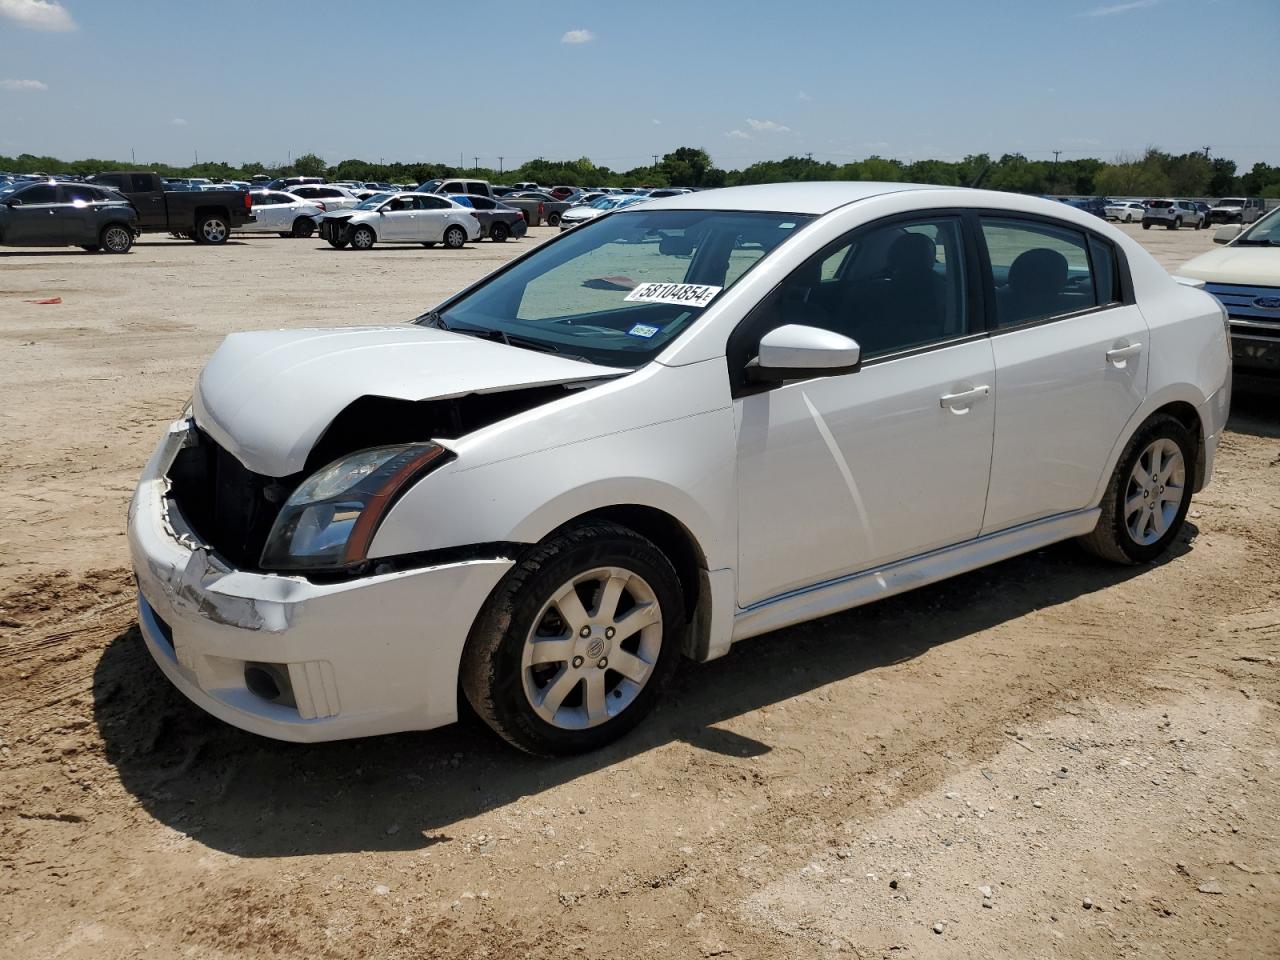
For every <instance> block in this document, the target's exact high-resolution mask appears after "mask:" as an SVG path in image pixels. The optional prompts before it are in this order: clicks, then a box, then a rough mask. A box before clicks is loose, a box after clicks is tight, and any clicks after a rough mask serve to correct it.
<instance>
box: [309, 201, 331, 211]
mask: <svg viewBox="0 0 1280 960" xmlns="http://www.w3.org/2000/svg"><path fill="white" fill-rule="evenodd" d="M311 202H312V203H314V204H315V205H316V206H317V207H319V208H320V210H321V211H322V212H323V213H328V212H329V208H328V207H326V206H325V205H324V204H323V203H321V202H320V201H319V200H313V201H311Z"/></svg>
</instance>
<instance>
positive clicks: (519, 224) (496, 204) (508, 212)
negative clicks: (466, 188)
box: [449, 193, 529, 243]
mask: <svg viewBox="0 0 1280 960" xmlns="http://www.w3.org/2000/svg"><path fill="white" fill-rule="evenodd" d="M449 199H450V200H452V201H453V202H454V203H457V204H460V205H462V206H464V207H470V208H471V209H473V210H474V211H475V216H476V219H477V220H479V221H480V236H481V237H482V238H483V237H488V238H489V239H490V240H492V241H494V242H495V243H502V242H503V241H505V240H506V239H507V238H508V237H515V238H516V239H517V240H518V239H520V238H521V237H523V236H524V235H525V234H526V233H528V232H529V224H528V222H527V221H526V220H525V218H524V211H523V210H517V209H516V208H515V207H509V206H507V205H506V204H505V203H503V202H502V201H500V200H492V199H490V198H489V197H477V196H469V195H468V194H465V193H454V194H449Z"/></svg>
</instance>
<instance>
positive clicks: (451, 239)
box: [444, 224, 467, 250]
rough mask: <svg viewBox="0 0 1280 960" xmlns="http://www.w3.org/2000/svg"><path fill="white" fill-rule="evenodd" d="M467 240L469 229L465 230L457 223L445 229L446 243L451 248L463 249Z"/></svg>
mask: <svg viewBox="0 0 1280 960" xmlns="http://www.w3.org/2000/svg"><path fill="white" fill-rule="evenodd" d="M466 242H467V231H465V230H463V229H462V228H461V227H460V226H458V225H457V224H454V225H453V226H451V227H447V228H446V229H445V231H444V245H445V246H446V247H448V248H449V249H450V250H461V249H462V247H463V246H464V245H465V244H466Z"/></svg>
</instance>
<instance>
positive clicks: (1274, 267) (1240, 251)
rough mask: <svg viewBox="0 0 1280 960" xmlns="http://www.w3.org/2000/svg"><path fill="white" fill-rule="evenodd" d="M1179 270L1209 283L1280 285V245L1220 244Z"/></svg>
mask: <svg viewBox="0 0 1280 960" xmlns="http://www.w3.org/2000/svg"><path fill="white" fill-rule="evenodd" d="M1177 273H1178V275H1179V276H1182V277H1194V278H1195V279H1197V280H1205V281H1208V282H1209V283H1240V284H1245V285H1248V286H1255V287H1280V247H1250V246H1243V247H1237V246H1229V247H1219V248H1218V249H1217V250H1210V251H1209V252H1208V253H1202V254H1200V256H1198V257H1196V258H1195V259H1194V260H1188V261H1187V262H1186V263H1184V264H1183V265H1182V266H1180V267H1179V268H1178V269H1177Z"/></svg>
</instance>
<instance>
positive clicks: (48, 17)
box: [0, 0, 76, 33]
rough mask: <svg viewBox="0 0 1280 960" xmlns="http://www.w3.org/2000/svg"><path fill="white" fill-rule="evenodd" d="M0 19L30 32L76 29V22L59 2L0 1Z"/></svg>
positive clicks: (37, 0) (53, 0)
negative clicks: (9, 21) (2, 18)
mask: <svg viewBox="0 0 1280 960" xmlns="http://www.w3.org/2000/svg"><path fill="white" fill-rule="evenodd" d="M0 17H4V18H5V19H6V20H12V21H13V22H14V23H16V24H17V25H18V26H20V27H26V28H27V29H28V30H48V31H51V32H54V33H62V32H66V31H68V30H74V29H76V22H75V20H73V19H72V18H71V13H70V11H68V10H67V8H66V7H64V6H63V5H62V4H61V3H59V2H58V0H0Z"/></svg>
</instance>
